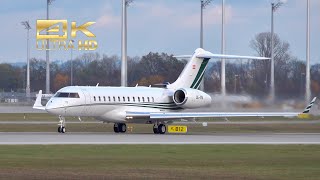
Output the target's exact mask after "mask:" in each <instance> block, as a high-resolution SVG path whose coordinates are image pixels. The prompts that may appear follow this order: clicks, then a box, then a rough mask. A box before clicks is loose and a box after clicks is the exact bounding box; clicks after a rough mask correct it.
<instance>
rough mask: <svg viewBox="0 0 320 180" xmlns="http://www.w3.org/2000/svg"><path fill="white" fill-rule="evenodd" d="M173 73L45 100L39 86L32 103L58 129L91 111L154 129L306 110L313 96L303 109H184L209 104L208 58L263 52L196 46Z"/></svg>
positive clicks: (70, 90) (120, 127)
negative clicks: (205, 84) (147, 83)
mask: <svg viewBox="0 0 320 180" xmlns="http://www.w3.org/2000/svg"><path fill="white" fill-rule="evenodd" d="M180 57H190V60H189V62H188V63H187V65H186V66H185V68H184V69H183V71H182V73H181V74H180V76H179V77H178V79H177V80H176V81H175V82H174V83H172V84H165V85H163V87H140V86H136V87H102V86H98V85H97V86H68V87H64V88H62V89H60V90H58V91H57V92H56V93H55V94H54V95H53V96H52V97H51V98H50V99H49V101H48V102H47V104H46V105H45V106H43V105H42V104H41V98H42V91H41V90H40V91H39V94H38V96H37V98H36V101H35V103H34V106H33V108H35V109H41V110H45V111H47V112H48V113H50V114H53V115H57V116H58V117H59V126H58V132H59V133H65V132H66V127H65V125H66V122H65V117H67V116H72V117H79V119H80V118H81V117H94V118H95V119H97V120H100V121H103V122H109V123H114V128H113V130H114V132H116V133H124V132H126V129H127V126H126V123H144V124H154V125H153V132H154V133H155V134H165V132H166V125H167V124H169V123H171V122H173V121H180V120H182V119H184V120H191V119H193V118H198V117H199V118H205V117H265V116H275V117H277V116H284V117H292V116H300V114H307V113H309V111H310V108H311V106H312V105H313V104H314V102H315V100H316V98H314V99H313V100H312V102H311V103H310V104H309V106H307V107H306V109H305V110H304V111H303V112H184V111H183V110H185V109H196V108H201V107H206V106H209V105H210V104H211V101H212V100H211V97H210V96H209V95H208V94H206V93H205V92H202V91H200V90H198V88H199V86H200V82H201V80H202V79H203V76H204V72H205V70H206V67H207V64H208V61H209V59H211V58H219V59H220V58H225V59H269V58H265V57H252V56H236V55H222V54H213V53H211V52H208V51H205V50H204V49H201V48H198V49H196V50H195V52H194V54H193V55H192V56H189V55H185V56H180Z"/></svg>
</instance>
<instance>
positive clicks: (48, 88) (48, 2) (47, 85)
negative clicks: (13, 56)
mask: <svg viewBox="0 0 320 180" xmlns="http://www.w3.org/2000/svg"><path fill="white" fill-rule="evenodd" d="M53 1H54V0H47V20H49V5H51V4H52V2H53ZM46 34H47V35H48V31H47V32H46ZM49 93H50V61H49V39H47V47H46V94H49Z"/></svg>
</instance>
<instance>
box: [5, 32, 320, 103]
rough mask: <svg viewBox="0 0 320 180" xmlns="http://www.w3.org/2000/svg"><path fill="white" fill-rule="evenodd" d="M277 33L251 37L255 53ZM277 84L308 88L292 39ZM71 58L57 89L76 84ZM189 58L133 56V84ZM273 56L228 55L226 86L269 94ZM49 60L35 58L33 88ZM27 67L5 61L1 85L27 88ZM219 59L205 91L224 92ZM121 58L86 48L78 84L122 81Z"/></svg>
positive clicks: (317, 67)
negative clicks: (234, 57) (246, 57)
mask: <svg viewBox="0 0 320 180" xmlns="http://www.w3.org/2000/svg"><path fill="white" fill-rule="evenodd" d="M270 42H271V35H270V33H268V32H265V33H259V34H257V35H256V36H255V38H254V39H252V40H251V42H250V47H251V48H252V49H253V50H254V51H255V52H256V54H255V55H259V56H264V57H270V55H271V48H270ZM274 43H275V44H274V47H275V49H274V55H275V56H274V57H275V87H276V95H277V96H278V97H303V96H302V95H303V94H304V92H305V62H303V61H301V60H299V59H297V58H296V57H294V56H292V55H291V53H290V45H289V43H288V42H285V41H282V40H281V39H280V38H279V36H277V35H275V37H274ZM70 62H71V61H67V62H59V61H54V62H52V63H51V64H50V73H51V77H50V78H51V80H50V83H51V84H50V86H51V91H52V92H56V91H57V90H59V89H60V88H61V87H64V86H68V85H70V74H71V73H70V72H71V71H70V69H71V68H70V67H71V63H70ZM186 63H187V60H178V59H176V58H175V57H173V55H168V54H166V53H157V52H150V53H148V54H147V55H144V56H142V57H128V85H129V86H135V85H136V84H139V86H149V85H153V84H158V83H165V82H169V83H172V82H174V81H175V80H176V79H177V77H178V76H179V74H180V73H181V71H182V70H183V68H184V66H185V64H186ZM270 67H271V63H270V60H228V61H227V63H226V89H227V92H228V93H235V94H240V93H242V94H243V93H245V94H250V95H254V96H259V97H266V96H268V94H269V90H270ZM45 68H46V62H45V60H43V59H36V58H32V59H31V60H30V77H31V78H30V80H31V82H30V85H31V91H32V92H33V91H38V90H40V89H43V90H44V89H45V79H46V78H45V75H46V69H45ZM25 69H26V67H25V66H23V67H19V66H14V65H12V64H6V63H2V64H0V88H1V90H2V91H15V92H16V91H18V92H23V91H24V88H25V84H26V82H25V79H26V71H25ZM220 70H221V63H220V61H219V60H212V61H211V62H210V63H209V65H208V67H207V71H206V73H205V78H204V79H205V91H206V92H217V93H218V92H220V78H221V77H220ZM120 73H121V61H120V58H119V57H118V56H108V55H105V54H103V55H101V54H98V53H85V54H83V55H81V56H79V57H77V58H75V59H74V60H73V77H74V78H73V84H74V85H83V86H95V85H96V84H97V83H99V85H101V86H119V85H120V82H121V80H120ZM311 78H312V80H311V88H312V93H313V94H314V95H319V93H320V64H319V63H318V64H314V65H312V66H311Z"/></svg>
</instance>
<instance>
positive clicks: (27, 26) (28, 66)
mask: <svg viewBox="0 0 320 180" xmlns="http://www.w3.org/2000/svg"><path fill="white" fill-rule="evenodd" d="M21 24H22V25H23V26H24V27H25V29H27V85H26V96H27V99H28V100H29V98H30V60H29V55H30V49H29V30H30V29H31V26H30V24H29V21H23V22H21Z"/></svg>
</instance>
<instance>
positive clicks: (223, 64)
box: [221, 0, 226, 96]
mask: <svg viewBox="0 0 320 180" xmlns="http://www.w3.org/2000/svg"><path fill="white" fill-rule="evenodd" d="M224 3H225V2H224V0H222V11H221V12H222V14H221V17H222V18H221V54H224V53H225V41H224ZM221 94H222V96H225V95H226V61H225V59H221Z"/></svg>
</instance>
